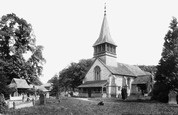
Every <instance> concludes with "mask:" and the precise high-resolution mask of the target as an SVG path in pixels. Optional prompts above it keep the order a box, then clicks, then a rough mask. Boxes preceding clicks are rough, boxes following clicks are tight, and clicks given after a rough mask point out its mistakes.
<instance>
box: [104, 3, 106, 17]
mask: <svg viewBox="0 0 178 115" xmlns="http://www.w3.org/2000/svg"><path fill="white" fill-rule="evenodd" d="M104 15H106V3H105V5H104Z"/></svg>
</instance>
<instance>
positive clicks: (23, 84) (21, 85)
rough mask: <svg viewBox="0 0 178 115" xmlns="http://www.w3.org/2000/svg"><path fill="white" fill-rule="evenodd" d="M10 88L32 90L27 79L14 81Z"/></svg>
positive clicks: (15, 79) (14, 79)
mask: <svg viewBox="0 0 178 115" xmlns="http://www.w3.org/2000/svg"><path fill="white" fill-rule="evenodd" d="M9 87H15V88H22V89H29V88H31V87H30V86H29V85H28V83H27V82H26V80H25V79H17V78H13V79H12V82H11V83H10V84H9Z"/></svg>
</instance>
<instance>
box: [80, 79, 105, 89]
mask: <svg viewBox="0 0 178 115" xmlns="http://www.w3.org/2000/svg"><path fill="white" fill-rule="evenodd" d="M106 84H107V80H99V81H86V82H85V83H84V84H82V85H80V86H78V87H79V88H80V87H102V86H104V85H106Z"/></svg>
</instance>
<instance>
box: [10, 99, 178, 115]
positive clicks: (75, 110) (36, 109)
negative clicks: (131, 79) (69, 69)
mask: <svg viewBox="0 0 178 115" xmlns="http://www.w3.org/2000/svg"><path fill="white" fill-rule="evenodd" d="M99 100H101V99H90V101H84V100H79V99H76V98H63V99H61V101H60V102H58V100H56V99H48V100H47V103H46V105H39V102H37V104H36V105H35V106H33V107H29V108H22V109H17V110H13V109H11V110H10V111H9V112H8V113H7V115H139V114H141V115H148V114H149V115H150V114H152V115H155V114H156V115H157V114H160V115H169V114H170V115H173V114H175V115H178V106H170V105H168V104H163V103H154V102H148V101H146V102H145V101H140V102H137V101H120V100H116V99H114V100H112V99H108V100H107V99H105V100H104V106H98V105H97V103H98V102H99Z"/></svg>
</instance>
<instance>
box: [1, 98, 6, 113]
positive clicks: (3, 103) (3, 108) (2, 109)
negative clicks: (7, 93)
mask: <svg viewBox="0 0 178 115" xmlns="http://www.w3.org/2000/svg"><path fill="white" fill-rule="evenodd" d="M7 110H8V106H7V104H6V103H5V100H4V97H1V96H0V113H2V114H4V113H6V112H7Z"/></svg>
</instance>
